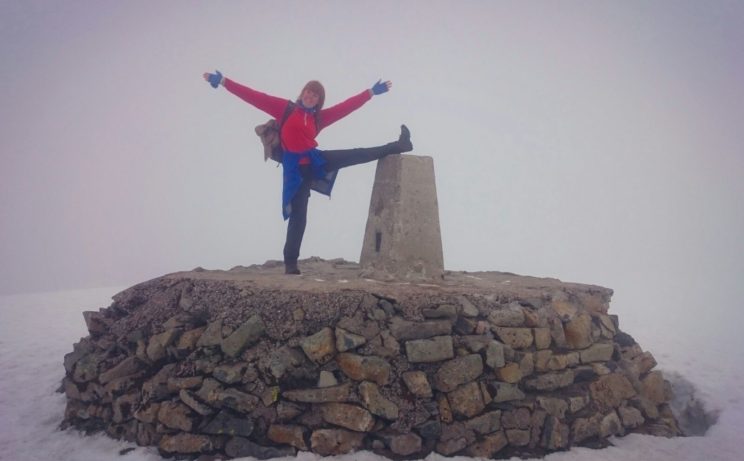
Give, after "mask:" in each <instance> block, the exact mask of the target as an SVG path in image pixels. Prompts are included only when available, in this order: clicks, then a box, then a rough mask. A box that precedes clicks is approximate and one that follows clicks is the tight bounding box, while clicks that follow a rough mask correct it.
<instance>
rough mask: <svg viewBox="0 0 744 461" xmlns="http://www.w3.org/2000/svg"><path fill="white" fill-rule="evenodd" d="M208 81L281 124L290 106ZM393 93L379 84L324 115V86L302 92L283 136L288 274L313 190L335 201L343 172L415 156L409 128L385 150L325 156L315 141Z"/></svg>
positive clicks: (209, 77)
mask: <svg viewBox="0 0 744 461" xmlns="http://www.w3.org/2000/svg"><path fill="white" fill-rule="evenodd" d="M204 80H206V81H207V82H209V83H210V84H211V85H212V87H213V88H217V87H218V86H220V85H222V86H224V87H225V88H226V89H227V90H228V91H229V92H231V93H232V94H234V95H236V96H238V97H239V98H240V99H242V100H244V101H245V102H247V103H249V104H251V105H253V106H254V107H256V108H257V109H260V110H262V111H264V112H266V113H267V114H269V115H271V116H272V117H274V118H275V119H277V120H281V118H282V116H283V114H284V111H285V110H286V109H287V104H289V101H287V100H286V99H282V98H278V97H276V96H271V95H268V94H265V93H261V92H259V91H256V90H253V89H251V88H248V87H247V86H244V85H241V84H239V83H237V82H235V81H233V80H230V79H229V78H225V77H223V76H222V74H221V73H220V72H219V71H215V73H214V74H210V73H205V74H204ZM390 87H391V83H390V82H389V81H386V82H382V81H378V82H377V83H375V84H374V85H373V86H372V88H370V89H368V90H364V91H362V92H361V93H359V94H357V95H355V96H352V97H350V98H349V99H347V100H346V101H344V102H341V103H339V104H336V105H335V106H332V107H329V108H327V109H323V103H324V102H325V89H324V88H323V85H321V84H320V82H318V81H315V80H313V81H310V82H308V83H307V84H306V85H305V87H304V88H303V89H302V92H301V93H300V96H299V98H297V101H296V102H295V105H294V108H293V110H292V112H291V113H290V114H289V116H288V117H287V118H286V121H285V122H284V124H283V125H282V127H281V132H280V138H281V142H282V149H283V150H284V156H283V159H282V167H283V170H284V175H283V179H284V188H283V191H282V214H283V215H284V219H285V220H287V219H289V223H288V225H287V239H286V241H285V244H284V272H285V273H286V274H300V270H299V268H298V267H297V259H298V257H299V255H300V245H301V244H302V236H303V235H304V234H305V226H306V224H307V203H308V199H309V198H310V190H311V189H312V190H315V191H316V192H320V193H322V194H325V195H329V196H330V195H331V190H332V189H333V183H334V181H335V179H336V173H338V170H339V169H341V168H345V167H347V166H352V165H359V164H361V163H367V162H371V161H374V160H378V159H381V158H383V157H385V156H387V155H391V154H400V153H403V152H409V151H411V150H413V145H412V144H411V135H410V132H409V131H408V129H407V128H406V126H405V125H401V132H400V137H399V138H398V140H397V141H394V142H391V143H388V144H385V145H383V146H378V147H368V148H356V149H345V150H326V151H321V150H319V149H317V146H318V143H317V142H316V141H315V138H316V137H317V136H318V133H319V132H320V130H322V129H323V128H326V127H327V126H329V125H331V124H332V123H335V122H337V121H338V120H340V119H342V118H344V117H346V116H347V115H349V114H350V113H352V112H354V111H355V110H357V109H359V108H360V107H362V106H363V105H364V103H366V102H367V101H369V100H370V99H372V97H373V96H376V95H380V94H383V93H386V92H387V91H388V90H390Z"/></svg>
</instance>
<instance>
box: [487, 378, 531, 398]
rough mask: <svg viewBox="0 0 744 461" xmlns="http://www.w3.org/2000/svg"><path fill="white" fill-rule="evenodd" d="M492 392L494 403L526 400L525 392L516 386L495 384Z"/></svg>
mask: <svg viewBox="0 0 744 461" xmlns="http://www.w3.org/2000/svg"><path fill="white" fill-rule="evenodd" d="M492 392H493V393H494V394H495V395H494V396H493V402H494V403H502V402H510V401H513V400H522V399H524V398H525V395H524V392H522V391H521V390H520V389H519V387H517V386H515V385H514V384H509V383H498V382H497V383H494V384H493V385H492Z"/></svg>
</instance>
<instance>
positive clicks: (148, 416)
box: [134, 403, 160, 424]
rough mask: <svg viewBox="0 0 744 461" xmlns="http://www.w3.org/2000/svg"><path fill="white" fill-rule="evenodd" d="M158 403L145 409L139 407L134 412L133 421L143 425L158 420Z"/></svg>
mask: <svg viewBox="0 0 744 461" xmlns="http://www.w3.org/2000/svg"><path fill="white" fill-rule="evenodd" d="M159 409H160V404H159V403H153V404H150V405H148V406H145V407H139V408H138V409H137V411H135V412H134V419H136V420H137V421H140V422H143V423H150V424H152V423H154V422H155V421H156V420H157V418H158V410H159Z"/></svg>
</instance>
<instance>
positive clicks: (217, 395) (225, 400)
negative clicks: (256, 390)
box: [209, 388, 259, 413]
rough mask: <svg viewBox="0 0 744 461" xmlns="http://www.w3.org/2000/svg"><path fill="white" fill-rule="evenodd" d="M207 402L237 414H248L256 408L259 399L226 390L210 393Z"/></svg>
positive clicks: (243, 393) (233, 390) (232, 390)
mask: <svg viewBox="0 0 744 461" xmlns="http://www.w3.org/2000/svg"><path fill="white" fill-rule="evenodd" d="M209 401H210V402H212V401H213V402H216V403H217V404H219V405H220V406H221V407H223V408H225V407H227V408H231V409H233V410H235V411H237V412H239V413H250V412H251V411H253V410H255V409H256V408H257V407H258V402H259V399H258V397H256V396H255V395H252V394H247V393H245V392H240V391H239V390H237V389H234V388H228V389H225V390H218V391H213V392H212V393H210V397H209Z"/></svg>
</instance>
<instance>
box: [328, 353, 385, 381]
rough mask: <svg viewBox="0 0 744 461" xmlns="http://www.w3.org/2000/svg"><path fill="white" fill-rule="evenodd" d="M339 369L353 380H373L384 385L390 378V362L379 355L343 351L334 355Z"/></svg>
mask: <svg viewBox="0 0 744 461" xmlns="http://www.w3.org/2000/svg"><path fill="white" fill-rule="evenodd" d="M336 362H337V363H338V366H339V368H341V371H343V372H344V374H346V376H348V377H349V378H351V379H353V380H355V381H366V380H369V381H374V382H376V383H377V384H379V385H380V386H384V385H385V384H387V383H388V380H389V379H390V370H391V369H390V364H389V363H388V362H387V361H385V360H384V359H382V358H380V357H374V356H362V355H356V354H351V353H348V352H344V353H341V354H338V356H337V357H336Z"/></svg>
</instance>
